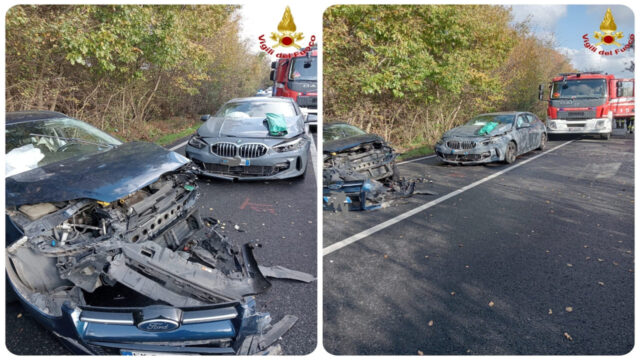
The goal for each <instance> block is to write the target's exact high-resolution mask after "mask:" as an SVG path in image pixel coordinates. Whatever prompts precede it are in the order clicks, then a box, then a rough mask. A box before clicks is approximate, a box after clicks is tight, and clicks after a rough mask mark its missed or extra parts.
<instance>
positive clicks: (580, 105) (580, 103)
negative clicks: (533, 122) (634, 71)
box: [538, 72, 635, 139]
mask: <svg viewBox="0 0 640 360" xmlns="http://www.w3.org/2000/svg"><path fill="white" fill-rule="evenodd" d="M633 86H634V79H616V78H615V76H613V75H607V74H602V73H600V72H582V73H566V74H560V75H559V76H556V77H554V78H553V80H552V82H551V84H550V85H549V90H550V93H549V99H548V101H549V106H548V108H547V122H546V123H547V132H548V133H549V134H599V135H600V137H601V138H603V139H609V137H610V136H611V132H612V131H613V124H614V121H624V120H626V122H627V127H628V128H630V127H631V126H632V122H633V119H634V115H635V113H634V110H635V109H634V93H633ZM538 96H539V98H540V100H544V88H543V85H540V87H539V88H538Z"/></svg>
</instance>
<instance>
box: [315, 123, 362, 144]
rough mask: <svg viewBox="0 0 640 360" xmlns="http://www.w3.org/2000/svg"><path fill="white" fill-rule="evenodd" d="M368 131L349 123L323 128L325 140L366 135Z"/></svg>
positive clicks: (323, 138)
mask: <svg viewBox="0 0 640 360" xmlns="http://www.w3.org/2000/svg"><path fill="white" fill-rule="evenodd" d="M365 134H366V132H364V131H362V130H360V129H358V128H357V127H355V126H352V125H348V124H335V125H331V126H327V127H326V128H324V129H323V130H322V140H323V141H333V140H340V139H344V138H348V137H352V136H358V135H365Z"/></svg>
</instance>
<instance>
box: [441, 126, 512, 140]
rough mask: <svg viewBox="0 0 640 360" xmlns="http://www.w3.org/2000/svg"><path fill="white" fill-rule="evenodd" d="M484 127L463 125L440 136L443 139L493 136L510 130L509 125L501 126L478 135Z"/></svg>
mask: <svg viewBox="0 0 640 360" xmlns="http://www.w3.org/2000/svg"><path fill="white" fill-rule="evenodd" d="M483 126H484V125H463V126H458V127H457V128H453V129H451V130H449V131H447V132H446V133H444V135H443V136H442V137H443V138H448V137H474V136H493V135H497V134H501V133H503V132H505V131H507V130H509V129H510V128H511V125H507V124H502V125H498V126H496V127H495V128H494V129H493V130H492V131H490V132H488V133H487V134H485V135H480V134H478V132H479V131H480V129H482V128H483Z"/></svg>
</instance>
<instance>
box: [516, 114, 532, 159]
mask: <svg viewBox="0 0 640 360" xmlns="http://www.w3.org/2000/svg"><path fill="white" fill-rule="evenodd" d="M530 129H531V124H530V123H529V121H528V120H527V117H526V116H525V115H524V114H518V115H517V116H516V129H515V131H514V137H515V140H516V144H517V145H518V154H524V153H526V152H527V151H529V150H530V149H531V144H530V139H529V133H530V131H529V130H530Z"/></svg>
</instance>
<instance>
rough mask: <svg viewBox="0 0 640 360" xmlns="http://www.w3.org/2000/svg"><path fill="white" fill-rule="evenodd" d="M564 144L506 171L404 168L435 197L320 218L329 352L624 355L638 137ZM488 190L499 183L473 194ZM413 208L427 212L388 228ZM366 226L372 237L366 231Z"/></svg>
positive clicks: (629, 325) (424, 164)
mask: <svg viewBox="0 0 640 360" xmlns="http://www.w3.org/2000/svg"><path fill="white" fill-rule="evenodd" d="M569 140H570V139H566V138H565V139H558V140H557V141H552V142H550V143H549V148H554V147H556V146H562V147H560V148H558V149H556V150H553V151H547V152H545V154H544V155H542V156H538V155H539V154H540V152H539V151H534V152H532V153H530V154H527V155H525V156H522V157H519V158H518V160H517V162H516V163H515V164H512V165H501V164H498V165H487V166H450V165H443V164H441V163H439V161H438V160H437V159H435V158H427V159H423V160H421V161H416V162H411V163H406V164H403V165H400V166H399V168H400V171H401V172H402V175H404V176H411V177H426V178H428V179H430V180H432V181H433V182H432V183H427V184H421V186H423V187H425V188H426V189H428V190H431V191H434V192H437V193H438V195H434V196H425V195H420V196H414V197H412V198H409V199H406V200H404V201H403V202H400V203H396V204H394V205H393V206H391V207H389V208H384V209H380V210H375V211H371V212H348V213H343V214H334V213H329V212H324V214H323V217H324V240H323V241H324V244H323V248H324V250H325V251H324V252H325V255H324V257H323V264H324V277H323V286H324V289H323V291H324V292H323V297H324V300H323V303H324V305H323V306H324V313H323V315H324V334H323V337H324V340H323V345H324V347H325V349H326V350H327V351H328V352H330V353H332V354H420V353H423V354H624V353H627V352H629V351H630V350H631V349H632V347H633V344H634V343H633V339H634V328H633V325H634V324H633V319H634V308H633V305H634V296H633V295H634V281H633V280H634V273H633V271H634V263H633V261H634V258H633V256H634V255H633V250H634V237H633V230H634V216H633V214H634V177H633V174H634V163H633V160H634V142H633V137H632V136H629V135H626V136H624V135H617V136H614V137H613V138H612V139H611V140H609V141H602V140H596V139H588V138H585V139H573V140H575V141H573V142H570V143H568V144H565V143H566V142H568V141H569ZM563 144H564V145H563ZM527 160H529V161H528V162H527ZM524 162H526V163H524ZM519 163H524V164H522V165H520V166H517V165H518V164H519ZM514 165H516V166H514ZM510 167H513V169H511V170H507V169H509V168H510ZM503 170H506V172H504V173H500V174H499V175H497V176H496V174H498V173H499V172H501V171H503ZM488 176H494V177H493V178H489V179H488V180H486V181H484V182H482V181H481V180H482V179H485V178H487V177H488ZM471 184H474V185H472V186H468V185H471ZM465 186H468V187H467V188H465ZM459 189H462V190H463V191H461V192H459V193H455V194H452V192H453V191H456V190H459ZM447 194H452V195H447ZM443 196H445V200H444V201H441V202H437V201H436V203H434V204H433V206H430V207H427V206H425V205H424V204H426V203H429V202H431V201H434V200H437V199H439V198H442V197H443ZM446 196H449V197H448V198H446ZM419 206H423V207H427V208H426V209H424V210H423V211H421V212H418V213H416V214H414V215H413V216H410V217H407V218H404V219H401V220H400V221H397V222H394V221H391V222H390V223H386V224H385V221H389V220H390V219H394V218H395V219H398V218H397V217H398V216H402V215H403V214H406V213H407V212H408V211H411V210H412V209H416V208H417V207H419ZM391 223H392V224H391ZM380 224H385V225H389V226H386V227H384V225H380ZM374 226H378V227H379V228H378V231H377V232H372V231H370V230H369V229H371V228H372V227H374ZM365 231H368V232H366V233H364V235H366V236H361V238H360V237H359V236H358V234H363V232H365ZM354 236H355V237H354ZM354 238H355V239H356V240H357V241H355V242H351V243H349V242H345V239H352V240H353V239H354ZM345 244H346V245H345ZM337 245H341V246H342V245H344V246H343V247H338V248H336V246H337Z"/></svg>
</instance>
